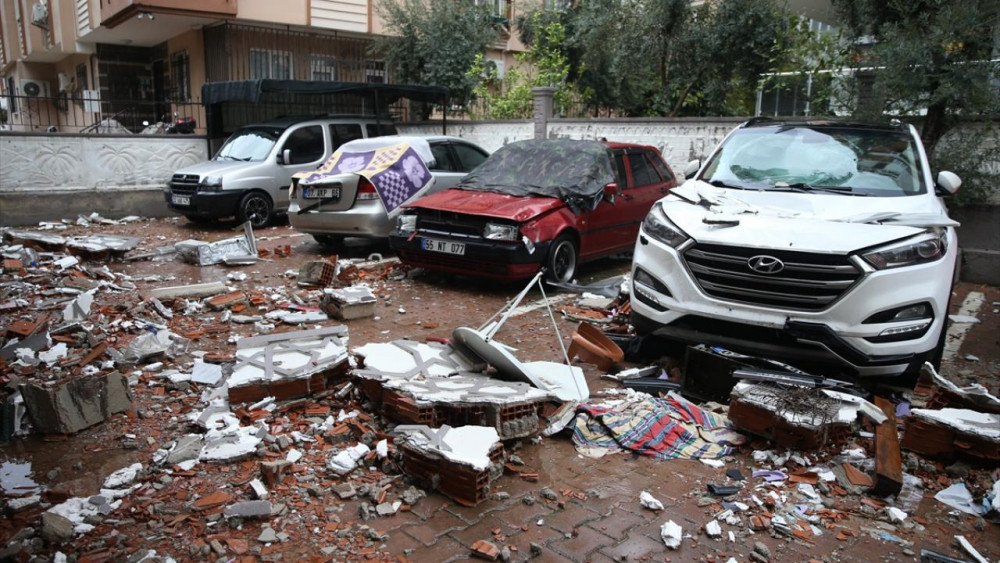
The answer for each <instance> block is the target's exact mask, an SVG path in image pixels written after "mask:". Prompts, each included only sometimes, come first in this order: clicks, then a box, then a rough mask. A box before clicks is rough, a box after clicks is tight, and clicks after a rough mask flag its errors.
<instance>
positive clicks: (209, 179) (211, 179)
mask: <svg viewBox="0 0 1000 563" xmlns="http://www.w3.org/2000/svg"><path fill="white" fill-rule="evenodd" d="M198 191H199V192H221V191H222V176H205V177H204V178H202V179H201V181H200V182H198Z"/></svg>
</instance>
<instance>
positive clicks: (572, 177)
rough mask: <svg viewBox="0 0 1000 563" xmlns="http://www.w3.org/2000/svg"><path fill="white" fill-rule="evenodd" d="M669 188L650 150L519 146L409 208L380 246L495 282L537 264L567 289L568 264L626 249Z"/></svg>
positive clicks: (545, 143) (410, 259)
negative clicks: (383, 244) (387, 238)
mask: <svg viewBox="0 0 1000 563" xmlns="http://www.w3.org/2000/svg"><path fill="white" fill-rule="evenodd" d="M676 185H677V182H676V180H675V178H674V175H673V173H672V172H671V171H670V167H669V166H667V164H666V163H665V162H664V161H663V158H662V157H661V156H660V153H659V151H658V150H657V149H656V148H655V147H650V146H646V145H635V144H626V143H609V142H598V141H574V140H568V139H558V140H531V141H519V142H515V143H510V144H508V145H506V146H504V147H503V148H501V149H500V150H498V151H497V152H495V153H493V154H492V155H491V156H490V157H489V158H488V159H487V160H486V161H485V162H483V163H482V164H480V165H479V167H477V168H476V169H475V170H473V171H472V172H471V173H470V174H469V175H468V176H466V177H465V179H463V180H462V182H461V183H459V184H458V185H457V186H455V187H454V188H451V189H449V190H445V191H441V192H438V193H435V194H433V195H430V196H427V197H424V198H421V199H419V200H417V201H415V202H413V203H411V204H408V205H407V206H406V209H405V210H404V212H403V214H402V215H400V216H399V217H398V218H397V223H396V227H395V230H394V231H393V233H392V234H391V235H390V237H389V241H390V244H391V246H392V248H393V249H395V250H396V251H397V253H398V254H399V258H400V260H401V261H402V262H404V263H406V264H412V265H414V266H420V267H424V268H428V269H432V270H439V271H444V272H451V273H456V274H466V275H472V276H478V277H486V278H491V279H496V280H502V281H515V280H522V279H526V278H529V277H531V276H533V275H535V273H537V272H538V270H539V268H542V267H544V268H545V269H546V277H547V278H548V279H550V280H553V281H560V282H568V281H570V280H572V279H573V277H574V276H575V274H576V267H577V264H579V263H581V262H585V261H588V260H594V259H597V258H602V257H605V256H608V255H611V254H617V253H620V252H625V251H630V250H632V248H633V246H634V245H635V240H636V236H637V235H638V233H639V225H640V224H641V223H642V221H643V219H644V218H645V217H646V214H647V213H648V212H649V209H650V207H652V205H653V203H654V202H656V201H657V200H658V199H660V198H662V197H663V196H665V195H667V193H669V191H670V189H671V188H673V187H674V186H676Z"/></svg>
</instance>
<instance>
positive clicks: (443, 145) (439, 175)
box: [430, 140, 489, 193]
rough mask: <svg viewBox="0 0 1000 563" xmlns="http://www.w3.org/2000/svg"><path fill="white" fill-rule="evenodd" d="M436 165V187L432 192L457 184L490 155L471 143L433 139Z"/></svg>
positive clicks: (434, 170)
mask: <svg viewBox="0 0 1000 563" xmlns="http://www.w3.org/2000/svg"><path fill="white" fill-rule="evenodd" d="M430 146H431V153H432V154H433V155H434V161H435V162H434V165H433V167H431V174H433V175H434V178H435V180H434V188H433V189H432V190H431V192H430V193H433V192H439V191H441V190H446V189H448V188H451V187H454V186H456V185H457V184H458V183H459V182H461V181H462V178H464V177H465V175H466V174H468V173H469V172H470V171H471V170H472V169H473V168H475V167H476V166H479V165H480V164H481V163H482V162H483V161H484V160H486V158H487V157H488V156H489V155H488V154H487V153H486V151H484V150H482V149H480V148H479V147H476V146H474V145H472V144H469V143H463V142H461V141H455V140H440V141H431V142H430Z"/></svg>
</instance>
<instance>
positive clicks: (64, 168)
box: [0, 133, 208, 226]
mask: <svg viewBox="0 0 1000 563" xmlns="http://www.w3.org/2000/svg"><path fill="white" fill-rule="evenodd" d="M207 157H208V142H207V141H206V139H205V138H204V137H197V136H189V135H184V136H181V135H170V136H151V135H150V136H141V135H131V136H122V137H116V136H109V135H101V136H87V135H31V134H17V133H4V134H0V226H16V225H31V224H35V223H38V222H39V221H52V220H59V219H62V218H74V217H76V216H77V215H78V214H80V213H84V214H90V213H91V212H94V211H96V212H98V213H101V214H102V215H105V216H108V217H123V216H125V215H144V216H147V217H159V216H165V215H168V214H169V213H168V211H167V208H166V205H165V204H164V202H163V196H162V190H163V187H164V186H165V185H166V183H167V181H168V180H169V179H170V175H171V174H173V172H174V170H177V169H179V168H182V167H184V166H190V165H192V164H195V163H197V162H201V161H203V160H205V159H206V158H207Z"/></svg>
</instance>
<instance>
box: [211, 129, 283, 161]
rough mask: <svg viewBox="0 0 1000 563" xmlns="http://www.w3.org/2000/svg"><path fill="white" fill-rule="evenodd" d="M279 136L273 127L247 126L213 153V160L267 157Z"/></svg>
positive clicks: (254, 159) (278, 131)
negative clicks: (217, 151)
mask: <svg viewBox="0 0 1000 563" xmlns="http://www.w3.org/2000/svg"><path fill="white" fill-rule="evenodd" d="M280 136H281V129H278V128H275V127H248V128H246V129H240V130H239V131H237V132H236V133H235V134H234V135H233V136H232V137H231V138H230V139H229V140H228V141H227V142H226V144H225V145H223V146H222V148H221V149H219V153H218V154H216V155H215V160H243V161H248V162H249V161H254V162H255V161H259V160H264V159H265V158H267V155H268V153H270V152H271V147H273V146H274V143H276V142H277V141H278V137H280Z"/></svg>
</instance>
